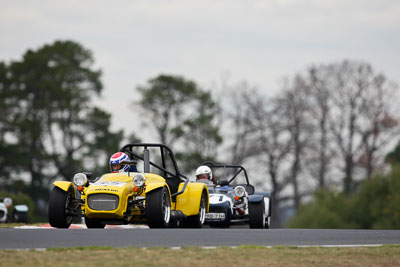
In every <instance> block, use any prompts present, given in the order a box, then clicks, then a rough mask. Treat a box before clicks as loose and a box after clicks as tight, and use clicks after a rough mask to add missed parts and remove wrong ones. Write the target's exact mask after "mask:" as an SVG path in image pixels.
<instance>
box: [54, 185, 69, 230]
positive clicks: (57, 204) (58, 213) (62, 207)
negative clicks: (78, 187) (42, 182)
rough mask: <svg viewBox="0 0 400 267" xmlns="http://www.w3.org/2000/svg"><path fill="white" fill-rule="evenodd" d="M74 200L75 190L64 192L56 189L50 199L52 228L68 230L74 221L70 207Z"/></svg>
mask: <svg viewBox="0 0 400 267" xmlns="http://www.w3.org/2000/svg"><path fill="white" fill-rule="evenodd" d="M72 200H73V188H72V187H70V188H69V189H68V191H64V190H62V189H60V188H58V187H54V188H53V190H52V191H51V193H50V199H49V210H48V212H49V223H50V225H51V226H52V227H56V228H68V227H69V226H70V225H71V223H72V219H73V215H71V214H70V210H69V207H70V206H71V203H72Z"/></svg>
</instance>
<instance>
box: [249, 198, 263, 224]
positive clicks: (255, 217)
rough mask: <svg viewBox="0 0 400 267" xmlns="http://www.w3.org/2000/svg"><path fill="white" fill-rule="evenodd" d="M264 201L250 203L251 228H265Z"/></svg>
mask: <svg viewBox="0 0 400 267" xmlns="http://www.w3.org/2000/svg"><path fill="white" fill-rule="evenodd" d="M264 205H265V204H264V201H261V202H258V203H249V224H250V228H265V211H264V209H265V208H264Z"/></svg>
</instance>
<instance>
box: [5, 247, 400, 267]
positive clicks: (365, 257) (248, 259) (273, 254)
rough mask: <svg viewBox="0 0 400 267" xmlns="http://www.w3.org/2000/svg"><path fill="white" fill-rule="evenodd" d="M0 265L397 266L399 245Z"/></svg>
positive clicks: (15, 258)
mask: <svg viewBox="0 0 400 267" xmlns="http://www.w3.org/2000/svg"><path fill="white" fill-rule="evenodd" d="M0 259H1V261H0V266H28V265H29V266H30V267H33V266H74V267H75V266H85V267H87V266H107V267H109V266H191V267H193V266H241V267H242V266H267V265H268V266H321V265H322V266H400V246H392V245H390V246H380V247H354V248H326V247H307V248H305V247H284V246H279V247H272V248H266V247H261V246H251V245H246V246H239V247H237V248H231V247H218V248H215V249H203V248H199V247H184V248H182V249H171V248H165V247H156V248H146V249H144V248H138V247H131V248H112V247H95V246H92V247H77V248H54V249H48V250H46V251H35V250H0Z"/></svg>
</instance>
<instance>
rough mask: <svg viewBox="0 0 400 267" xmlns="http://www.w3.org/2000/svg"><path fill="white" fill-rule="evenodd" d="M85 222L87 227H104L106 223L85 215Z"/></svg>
mask: <svg viewBox="0 0 400 267" xmlns="http://www.w3.org/2000/svg"><path fill="white" fill-rule="evenodd" d="M85 224H86V227H87V228H89V229H90V228H100V229H102V228H104V227H105V226H106V225H105V224H104V223H102V222H101V221H100V220H99V219H92V218H86V217H85Z"/></svg>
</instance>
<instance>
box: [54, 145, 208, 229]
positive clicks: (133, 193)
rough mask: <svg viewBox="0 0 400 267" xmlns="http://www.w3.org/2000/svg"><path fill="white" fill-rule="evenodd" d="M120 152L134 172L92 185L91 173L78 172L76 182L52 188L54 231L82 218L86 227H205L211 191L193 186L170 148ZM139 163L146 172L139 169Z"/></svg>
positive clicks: (128, 147)
mask: <svg viewBox="0 0 400 267" xmlns="http://www.w3.org/2000/svg"><path fill="white" fill-rule="evenodd" d="M120 151H121V152H124V153H125V154H127V155H129V158H130V160H129V161H124V163H125V164H126V165H129V167H130V168H129V169H128V170H127V171H123V172H117V173H106V174H104V175H102V176H101V177H98V178H96V179H95V180H93V181H89V180H88V179H90V174H89V173H77V174H75V176H74V178H73V182H69V181H56V182H54V183H53V184H54V188H53V190H52V192H51V194H50V200H49V209H48V215H49V223H50V225H51V226H53V227H56V228H68V227H69V226H70V225H71V223H72V221H73V219H74V217H84V219H85V223H86V226H87V227H88V228H104V227H105V225H106V224H128V223H133V224H147V225H148V226H149V227H150V228H167V227H178V226H179V227H188V228H200V227H202V225H203V224H204V221H205V217H206V213H207V212H208V208H209V204H208V200H209V194H208V189H207V186H206V185H205V184H204V183H197V182H189V179H188V178H187V177H186V176H184V175H183V174H182V173H180V171H179V169H178V166H177V163H176V160H175V156H174V154H173V152H172V151H171V149H170V148H169V147H167V146H165V145H162V144H152V143H133V144H127V145H125V146H123V147H122V148H121V149H120ZM150 154H151V155H152V160H150ZM153 154H156V155H153ZM132 159H134V160H132ZM139 162H140V163H141V162H142V163H143V172H140V171H138V170H137V169H138V167H139V166H138V163H139Z"/></svg>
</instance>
